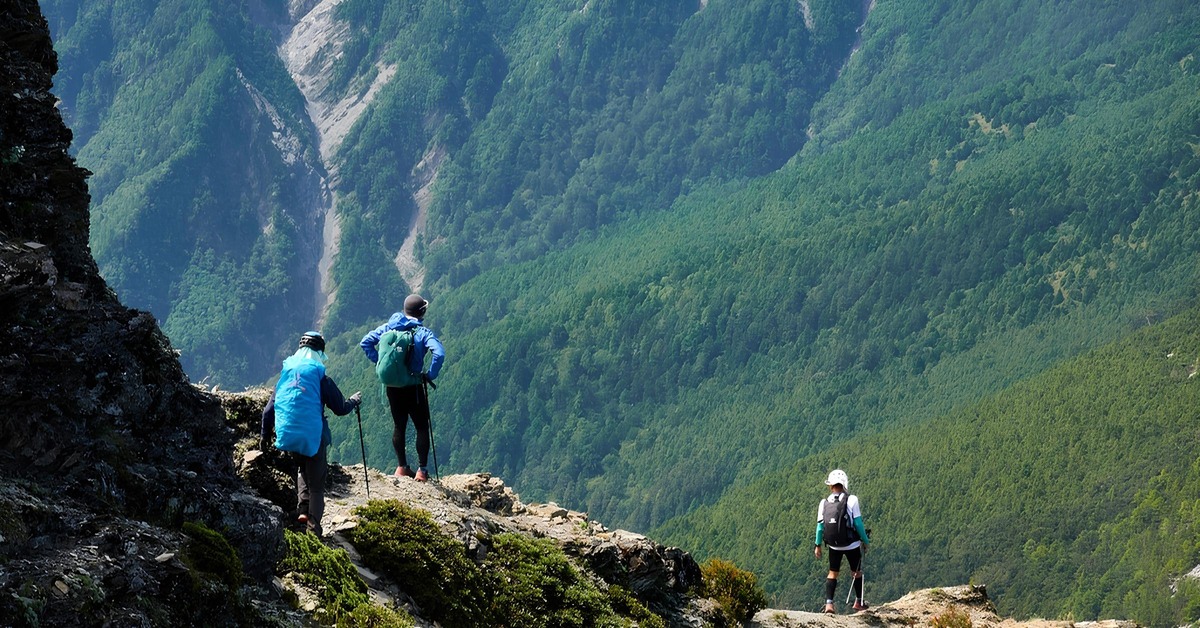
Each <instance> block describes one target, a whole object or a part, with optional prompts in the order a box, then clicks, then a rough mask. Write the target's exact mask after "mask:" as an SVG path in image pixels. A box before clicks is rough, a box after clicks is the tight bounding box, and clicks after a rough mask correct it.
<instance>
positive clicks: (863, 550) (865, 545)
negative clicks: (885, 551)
mask: <svg viewBox="0 0 1200 628" xmlns="http://www.w3.org/2000/svg"><path fill="white" fill-rule="evenodd" d="M861 547H862V555H863V556H866V555H867V544H866V543H863V544H862V546H861Z"/></svg>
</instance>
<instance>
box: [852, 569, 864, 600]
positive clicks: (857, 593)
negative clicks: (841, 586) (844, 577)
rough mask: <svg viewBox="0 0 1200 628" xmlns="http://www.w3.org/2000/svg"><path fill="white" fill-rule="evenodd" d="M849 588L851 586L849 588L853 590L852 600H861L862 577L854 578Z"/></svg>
mask: <svg viewBox="0 0 1200 628" xmlns="http://www.w3.org/2000/svg"><path fill="white" fill-rule="evenodd" d="M850 586H851V588H853V589H854V599H856V600H859V601H861V600H862V587H863V577H862V576H861V575H860V576H857V577H855V578H854V580H853V582H851V584H850Z"/></svg>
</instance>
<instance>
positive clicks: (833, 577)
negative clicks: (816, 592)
mask: <svg viewBox="0 0 1200 628" xmlns="http://www.w3.org/2000/svg"><path fill="white" fill-rule="evenodd" d="M842 554H843V552H840V551H838V550H835V549H831V550H829V575H827V576H826V577H825V612H826V613H832V612H833V596H834V593H835V592H836V591H837V579H838V572H839V571H841V569H842Z"/></svg>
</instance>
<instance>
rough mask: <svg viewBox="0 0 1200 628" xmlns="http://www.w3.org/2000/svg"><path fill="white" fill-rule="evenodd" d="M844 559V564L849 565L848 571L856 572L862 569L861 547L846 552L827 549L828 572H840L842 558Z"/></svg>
mask: <svg viewBox="0 0 1200 628" xmlns="http://www.w3.org/2000/svg"><path fill="white" fill-rule="evenodd" d="M843 556H845V557H846V562H848V563H850V571H858V570H859V568H860V567H862V546H859V547H856V548H854V549H848V550H835V549H833V548H832V547H831V548H829V571H841V570H842V557H843Z"/></svg>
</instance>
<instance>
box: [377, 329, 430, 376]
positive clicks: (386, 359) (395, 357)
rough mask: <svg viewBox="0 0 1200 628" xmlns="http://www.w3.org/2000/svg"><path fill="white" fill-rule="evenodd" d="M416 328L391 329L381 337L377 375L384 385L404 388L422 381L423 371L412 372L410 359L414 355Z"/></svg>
mask: <svg viewBox="0 0 1200 628" xmlns="http://www.w3.org/2000/svg"><path fill="white" fill-rule="evenodd" d="M414 332H415V330H412V329H408V330H404V331H398V330H395V329H393V330H391V331H389V332H387V333H385V334H384V335H383V336H381V337H380V338H379V361H378V362H376V363H375V375H377V376H379V381H380V382H381V383H382V384H383V385H384V386H389V387H394V388H402V387H404V386H416V385H417V384H420V383H421V372H420V371H417V372H415V373H414V372H412V371H411V370H409V368H408V360H409V357H410V356H411V355H412V349H413V337H414V335H415V334H414Z"/></svg>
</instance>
